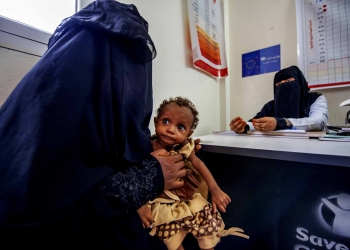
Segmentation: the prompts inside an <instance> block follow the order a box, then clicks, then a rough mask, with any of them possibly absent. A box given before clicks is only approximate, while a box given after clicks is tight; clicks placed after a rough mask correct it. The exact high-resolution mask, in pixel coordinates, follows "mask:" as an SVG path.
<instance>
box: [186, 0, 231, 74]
mask: <svg viewBox="0 0 350 250" xmlns="http://www.w3.org/2000/svg"><path fill="white" fill-rule="evenodd" d="M187 3H188V12H189V24H190V32H191V44H192V57H193V65H194V66H195V67H196V68H198V69H201V70H203V71H205V72H206V73H208V74H210V75H212V76H213V77H218V78H220V77H226V76H228V70H227V62H226V53H225V42H224V32H223V19H222V13H221V5H220V0H187Z"/></svg>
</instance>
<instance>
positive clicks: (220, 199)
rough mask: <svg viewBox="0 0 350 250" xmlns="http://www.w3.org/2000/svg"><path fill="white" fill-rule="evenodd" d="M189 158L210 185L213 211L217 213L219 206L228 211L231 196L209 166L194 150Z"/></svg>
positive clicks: (223, 210) (222, 210)
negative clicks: (222, 188) (222, 187)
mask: <svg viewBox="0 0 350 250" xmlns="http://www.w3.org/2000/svg"><path fill="white" fill-rule="evenodd" d="M188 160H189V161H190V162H191V163H192V165H193V167H194V168H195V169H196V170H197V171H198V172H199V173H200V174H201V176H202V177H203V179H204V181H205V182H206V183H207V185H208V187H209V190H210V193H211V196H212V197H211V200H212V205H213V212H214V213H215V212H216V209H217V208H219V209H220V211H221V212H223V213H224V212H226V207H227V205H228V204H229V203H230V202H231V199H230V197H229V196H228V195H227V194H226V193H225V192H223V191H222V190H221V189H220V187H219V186H218V184H217V183H216V181H215V179H214V177H213V175H212V174H211V173H210V171H209V169H208V168H207V166H205V164H204V162H203V161H201V159H199V158H198V157H197V156H196V154H195V151H194V150H193V151H192V153H191V155H190V156H189V157H188Z"/></svg>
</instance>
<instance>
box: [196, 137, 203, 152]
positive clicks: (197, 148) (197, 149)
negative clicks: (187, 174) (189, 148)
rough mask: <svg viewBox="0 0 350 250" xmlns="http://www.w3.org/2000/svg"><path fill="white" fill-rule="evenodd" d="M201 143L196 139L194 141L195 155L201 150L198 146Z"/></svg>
mask: <svg viewBox="0 0 350 250" xmlns="http://www.w3.org/2000/svg"><path fill="white" fill-rule="evenodd" d="M200 142H201V139H199V138H198V139H196V140H194V145H195V146H194V150H195V152H196V153H197V152H198V151H199V150H200V149H201V148H202V146H201V145H200V144H199V143H200Z"/></svg>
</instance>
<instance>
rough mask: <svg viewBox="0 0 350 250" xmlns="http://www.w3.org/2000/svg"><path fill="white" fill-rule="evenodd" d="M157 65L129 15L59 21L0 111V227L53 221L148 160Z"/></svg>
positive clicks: (85, 14) (143, 30) (105, 13)
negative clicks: (101, 185)
mask: <svg viewBox="0 0 350 250" xmlns="http://www.w3.org/2000/svg"><path fill="white" fill-rule="evenodd" d="M155 55H156V51H155V47H154V44H153V42H152V40H151V38H150V36H149V35H148V25H147V22H146V21H145V20H144V19H143V18H142V17H141V16H140V14H139V12H138V11H137V9H136V7H135V6H134V5H126V4H122V3H118V2H116V1H113V0H98V1H95V2H93V3H91V4H89V5H88V6H87V7H86V8H84V9H83V10H81V11H79V12H78V13H76V14H75V15H73V16H71V17H69V18H67V19H65V20H63V21H62V23H61V24H60V25H59V27H58V28H57V29H56V31H55V33H54V34H53V35H52V37H51V38H50V40H49V44H48V50H47V51H46V53H45V54H44V55H43V56H42V58H41V59H40V61H39V62H38V63H37V64H36V65H35V66H34V67H33V68H32V69H31V70H30V71H29V72H28V73H27V74H26V75H25V76H24V78H23V79H22V80H21V81H20V83H19V84H18V86H17V87H16V88H15V90H14V91H13V92H12V93H11V95H10V96H9V97H8V99H7V100H6V102H5V103H4V104H3V106H2V107H1V109H0V187H1V188H0V223H6V224H11V225H16V223H17V222H18V221H20V223H23V222H24V223H28V224H35V223H39V224H40V223H44V222H47V221H50V220H51V221H54V220H59V219H60V218H61V217H64V216H65V215H66V214H68V213H70V211H71V210H72V208H73V207H74V205H75V204H76V202H77V201H78V200H81V199H82V198H83V197H84V196H85V195H87V194H88V193H89V192H90V191H91V190H93V189H94V188H96V185H97V184H98V183H100V182H101V181H102V180H103V179H104V178H106V177H107V176H109V175H110V174H111V173H113V171H115V170H118V171H119V170H120V171H124V170H125V169H124V168H125V167H124V165H123V164H122V162H137V161H140V160H141V159H143V158H145V157H147V156H148V155H149V153H150V152H151V150H152V148H151V144H150V131H149V129H148V125H149V121H150V117H151V114H152V105H153V99H152V64H151V61H152V59H153V58H154V57H155ZM19 240H20V239H19Z"/></svg>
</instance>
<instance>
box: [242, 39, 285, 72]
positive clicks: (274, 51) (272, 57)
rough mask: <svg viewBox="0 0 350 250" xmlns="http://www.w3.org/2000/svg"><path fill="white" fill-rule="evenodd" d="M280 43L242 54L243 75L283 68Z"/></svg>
mask: <svg viewBox="0 0 350 250" xmlns="http://www.w3.org/2000/svg"><path fill="white" fill-rule="evenodd" d="M280 51H281V50H280V45H276V46H272V47H268V48H265V49H261V50H256V51H253V52H249V53H246V54H243V55H242V77H247V76H254V75H260V74H265V73H270V72H275V71H279V70H281V52H280Z"/></svg>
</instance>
